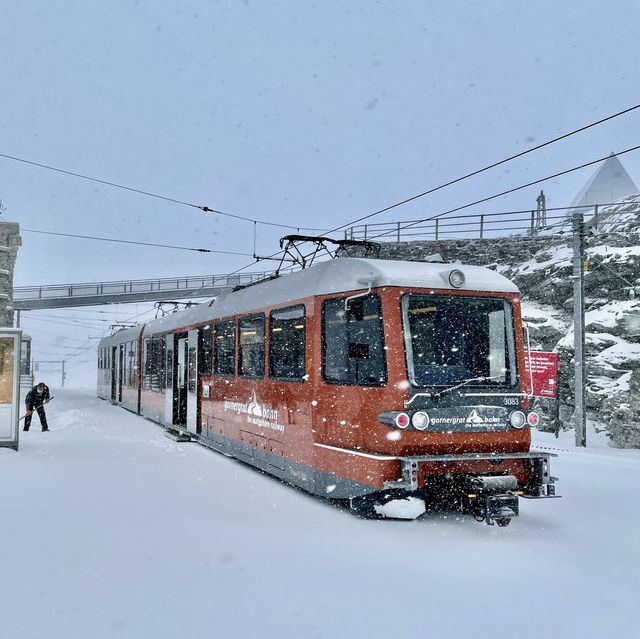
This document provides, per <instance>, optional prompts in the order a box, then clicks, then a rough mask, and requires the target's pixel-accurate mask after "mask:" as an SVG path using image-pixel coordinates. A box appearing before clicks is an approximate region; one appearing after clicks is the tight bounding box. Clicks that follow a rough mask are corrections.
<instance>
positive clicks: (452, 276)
mask: <svg viewBox="0 0 640 639" xmlns="http://www.w3.org/2000/svg"><path fill="white" fill-rule="evenodd" d="M449 284H451V286H453V288H460V287H461V286H462V285H463V284H464V273H463V272H462V271H459V270H458V269H457V268H454V269H453V271H451V273H449Z"/></svg>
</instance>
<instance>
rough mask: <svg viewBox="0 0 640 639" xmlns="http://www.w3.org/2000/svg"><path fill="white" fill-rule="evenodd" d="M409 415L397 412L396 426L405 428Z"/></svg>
mask: <svg viewBox="0 0 640 639" xmlns="http://www.w3.org/2000/svg"><path fill="white" fill-rule="evenodd" d="M409 421H410V420H409V415H407V414H406V413H398V414H397V415H396V426H397V427H398V428H406V427H407V426H408V425H409Z"/></svg>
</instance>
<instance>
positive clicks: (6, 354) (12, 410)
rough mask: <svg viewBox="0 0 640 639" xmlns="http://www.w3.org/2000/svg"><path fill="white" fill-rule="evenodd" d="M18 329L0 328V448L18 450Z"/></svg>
mask: <svg viewBox="0 0 640 639" xmlns="http://www.w3.org/2000/svg"><path fill="white" fill-rule="evenodd" d="M21 334H22V331H21V330H20V329H19V328H0V446H4V447H9V448H13V449H15V450H18V433H19V430H20V429H19V428H18V423H19V420H18V412H19V408H20V337H21Z"/></svg>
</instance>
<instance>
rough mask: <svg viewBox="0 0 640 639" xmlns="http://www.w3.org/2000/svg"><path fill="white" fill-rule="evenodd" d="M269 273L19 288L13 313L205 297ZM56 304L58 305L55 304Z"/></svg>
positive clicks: (15, 290) (14, 292) (15, 291)
mask: <svg viewBox="0 0 640 639" xmlns="http://www.w3.org/2000/svg"><path fill="white" fill-rule="evenodd" d="M269 274H270V273H268V272H260V273H236V274H234V275H197V276H190V277H165V278H157V279H147V280H122V281H115V282H95V283H94V282H85V283H77V284H51V285H46V286H20V287H16V288H14V289H13V302H14V308H16V309H25V310H26V309H28V308H47V307H53V306H76V305H77V306H80V305H90V304H91V302H93V303H95V304H104V303H113V302H114V301H118V302H123V303H126V302H130V301H148V300H158V299H162V298H163V297H166V298H168V299H171V300H172V299H176V298H180V297H207V296H210V295H216V294H218V293H220V292H221V291H222V290H225V289H229V288H233V287H234V286H238V285H240V284H250V283H251V282H255V281H258V280H261V279H263V278H264V277H266V276H267V275H269ZM56 302H58V303H56Z"/></svg>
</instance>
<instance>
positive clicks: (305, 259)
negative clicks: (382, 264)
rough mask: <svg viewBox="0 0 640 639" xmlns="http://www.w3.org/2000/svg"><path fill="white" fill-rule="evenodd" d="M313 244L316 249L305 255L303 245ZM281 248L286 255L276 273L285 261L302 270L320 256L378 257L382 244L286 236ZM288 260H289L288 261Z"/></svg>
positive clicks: (305, 236)
mask: <svg viewBox="0 0 640 639" xmlns="http://www.w3.org/2000/svg"><path fill="white" fill-rule="evenodd" d="M303 244H312V245H314V248H313V249H312V250H311V251H310V252H308V253H305V252H304V251H303V250H301V245H303ZM280 248H281V249H283V251H284V253H283V255H282V258H281V259H280V265H279V266H278V268H277V270H276V273H279V272H280V269H281V268H282V265H283V264H284V262H285V261H288V262H293V263H294V264H297V265H298V266H299V267H300V268H307V267H309V266H311V265H312V264H313V262H314V260H315V259H316V257H318V255H328V256H329V257H330V258H331V259H335V258H337V257H344V256H346V257H356V256H358V257H378V255H379V254H380V244H378V243H377V242H368V241H367V240H348V239H344V240H334V239H333V238H330V237H322V236H314V235H285V236H284V237H283V238H281V239H280ZM287 258H288V259H287Z"/></svg>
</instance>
